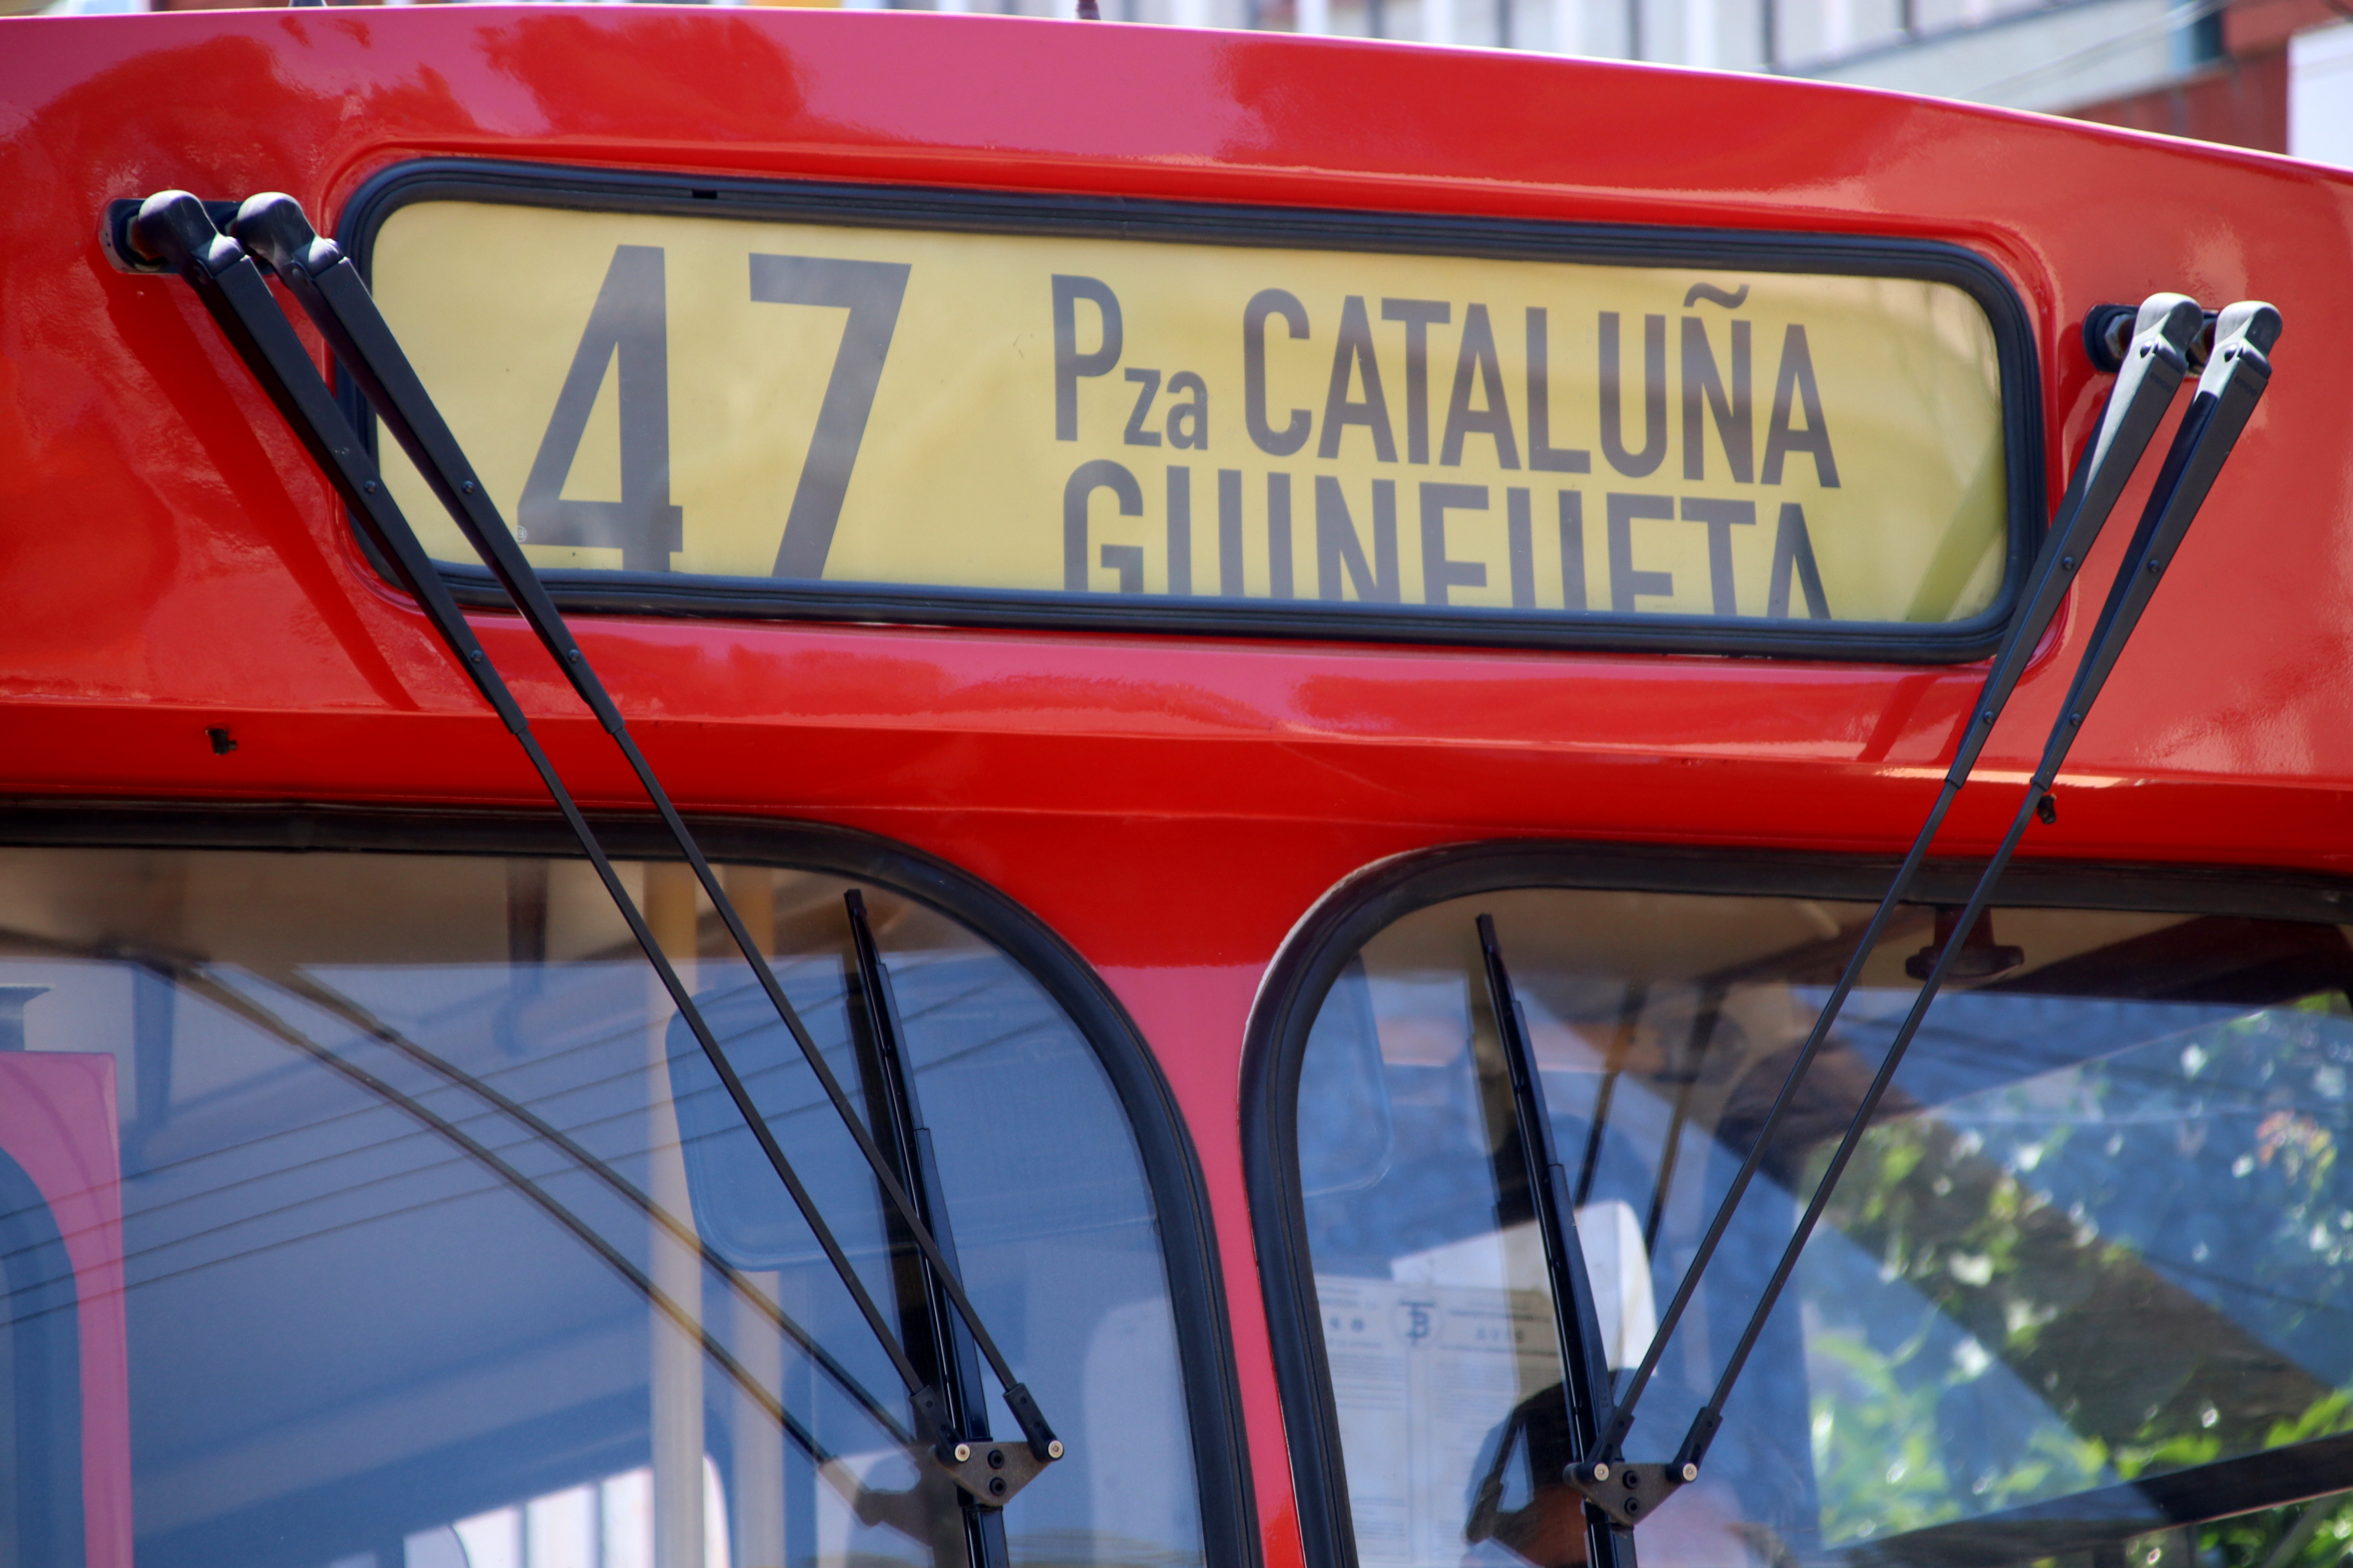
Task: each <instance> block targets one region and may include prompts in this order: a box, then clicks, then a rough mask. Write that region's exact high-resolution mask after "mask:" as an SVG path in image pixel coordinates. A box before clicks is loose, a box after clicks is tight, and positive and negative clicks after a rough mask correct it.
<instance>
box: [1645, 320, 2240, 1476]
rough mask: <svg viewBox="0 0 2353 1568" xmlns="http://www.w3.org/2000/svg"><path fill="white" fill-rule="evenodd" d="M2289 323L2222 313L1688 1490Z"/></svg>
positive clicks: (1765, 1305) (1803, 1222) (1733, 1364)
mask: <svg viewBox="0 0 2353 1568" xmlns="http://www.w3.org/2000/svg"><path fill="white" fill-rule="evenodd" d="M2279 333H2280V315H2279V312H2278V311H2277V310H2274V309H2273V308H2272V307H2271V306H2270V305H2267V304H2264V303H2263V302H2261V301H2259V300H2242V301H2241V302H2240V303H2238V304H2235V305H2232V306H2230V307H2229V308H2228V309H2226V310H2223V311H2222V313H2221V319H2220V320H2219V321H2218V322H2217V323H2216V327H2215V333H2214V337H2215V342H2214V352H2213V354H2212V356H2211V358H2210V359H2209V360H2208V361H2207V364H2206V372H2205V374H2204V375H2203V376H2201V377H2200V380H2199V384H2198V393H2197V395H2196V396H2195V397H2193V398H2192V399H2191V400H2190V404H2189V408H2188V409H2186V410H2185V411H2184V412H2183V414H2182V416H2181V425H2180V427H2179V429H2177V430H2176V431H2175V432H2174V437H2173V445H2172V447H2170V448H2169V449H2168V451H2167V453H2166V456H2165V463H2164V466H2163V467H2162V468H2159V469H2158V476H2157V484H2156V487H2155V489H2153V490H2152V491H2151V492H2150V495H2149V500H2148V505H2147V509H2146V510H2144V511H2143V512H2142V514H2141V520H2140V525H2139V527H2137V529H2135V530H2134V531H2133V538H2132V542H2131V544H2130V545H2129V546H2128V547H2127V548H2126V552H2125V559H2124V563H2123V565H2122V566H2120V567H2118V568H2117V571H2116V581H2115V582H2114V584H2111V585H2110V587H2109V590H2108V597H2107V602H2106V603H2105V605H2102V606H2101V608H2100V618H2099V620H2098V621H2097V622H2096V623H2095V624H2094V626H2093V630H2092V639H2091V647H2089V648H2088V649H2087V650H2086V651H2085V653H2084V658H2083V662H2082V663H2080V664H2079V665H2077V666H2076V668H2075V676H2074V679H2073V682H2072V683H2071V684H2070V686H2069V688H2068V692H2067V700H2066V701H2065V703H2063V705H2062V706H2061V708H2060V710H2059V717H2058V720H2057V721H2056V722H2054V723H2053V724H2052V728H2051V736H2050V739H2049V740H2048V741H2047V742H2045V743H2044V745H2043V749H2042V762H2041V763H2037V764H2036V766H2035V770H2034V773H2033V776H2032V777H2031V779H2029V780H2028V782H2027V786H2026V794H2025V796H2024V797H2023V798H2022V799H2021V801H2020V802H2019V806H2018V814H2017V816H2015V817H2014V818H2013V819H2012V820H2011V822H2010V831H2009V832H2008V833H2007V834H2005V835H2004V836H2003V837H2002V840H2001V844H2000V847H1999V848H1997V849H1996V850H1995V851H1994V854H1993V858H1992V859H1990V860H1989V861H1988V862H1987V864H1986V868H1985V869H1984V871H1983V872H1981V873H1980V874H1979V875H1978V883H1977V887H1976V888H1975V889H1973V890H1972V891H1971V892H1970V894H1969V901H1968V904H1966V905H1965V906H1963V908H1962V910H1961V913H1960V916H1959V918H1958V919H1957V921H1956V922H1955V924H1954V927H1953V930H1954V933H1955V938H1956V940H1953V941H1950V942H1946V943H1945V945H1944V947H1943V949H1942V950H1941V951H1940V952H1938V953H1937V955H1936V964H1935V966H1934V967H1933V968H1931V969H1930V970H1929V972H1928V976H1927V978H1926V980H1925V981H1924V982H1922V984H1921V986H1920V990H1919V992H1918V994H1915V996H1914V997H1913V999H1912V1008H1911V1011H1910V1012H1908V1013H1906V1014H1905V1017H1904V1022H1903V1024H1902V1025H1901V1026H1899V1027H1898V1028H1897V1029H1896V1031H1895V1037H1894V1039H1892V1040H1891V1041H1889V1042H1888V1047H1887V1053H1886V1055H1885V1056H1884V1057H1883V1058H1881V1060H1880V1064H1879V1070H1878V1071H1877V1072H1876V1073H1875V1074H1873V1077H1872V1080H1871V1086H1870V1087H1869V1088H1868V1089H1865V1090H1864V1091H1863V1095H1862V1100H1860V1101H1859V1102H1858V1103H1857V1104H1856V1106H1855V1109H1854V1113H1853V1115H1852V1117H1851V1118H1849V1120H1848V1121H1847V1125H1846V1131H1845V1132H1844V1133H1843V1134H1842V1135H1841V1137H1840V1139H1839V1144H1838V1148H1837V1150H1836V1151H1835V1152H1833V1153H1832V1154H1831V1160H1830V1163H1829V1165H1828V1166H1827V1167H1826V1168H1825V1169H1824V1171H1823V1173H1822V1175H1821V1179H1820V1181H1819V1182H1817V1183H1816V1184H1815V1186H1814V1194H1813V1196H1812V1197H1811V1198H1810V1199H1809V1200H1808V1202H1807V1205H1806V1212H1805V1213H1804V1215H1801V1216H1800V1217H1799V1221H1798V1226H1797V1229H1796V1230H1795V1231H1794V1232H1793V1233H1792V1234H1791V1235H1790V1237H1789V1241H1788V1246H1786V1247H1784V1248H1783V1249H1782V1252H1781V1257H1780V1260H1779V1261H1778V1263H1776V1264H1775V1265H1774V1268H1773V1274H1772V1278H1771V1279H1768V1280H1767V1282H1766V1285H1765V1289H1764V1292H1763V1294H1762V1295H1760V1296H1759V1297H1758V1298H1757V1305H1756V1306H1755V1308H1754V1309H1753V1310H1751V1311H1750V1312H1749V1314H1748V1321H1747V1322H1746V1325H1744V1327H1743V1328H1742V1330H1741V1334H1740V1338H1739V1341H1738V1342H1736V1344H1735V1345H1734V1347H1733V1351H1732V1354H1731V1356H1730V1357H1729V1358H1728V1359H1727V1360H1726V1361H1725V1367H1724V1371H1723V1373H1721V1374H1720V1375H1719V1376H1718V1377H1717V1379H1716V1384H1715V1392H1714V1393H1713V1394H1710V1395H1709V1396H1708V1401H1707V1403H1706V1404H1705V1405H1702V1406H1701V1407H1700V1410H1699V1414H1697V1415H1694V1416H1693V1417H1692V1424H1691V1426H1690V1428H1689V1429H1688V1430H1687V1431H1686V1432H1685V1433H1684V1434H1683V1443H1682V1446H1681V1447H1679V1448H1678V1450H1677V1451H1676V1455H1675V1458H1674V1460H1673V1461H1672V1467H1673V1468H1674V1470H1675V1471H1676V1472H1677V1473H1678V1474H1681V1475H1682V1476H1683V1478H1684V1479H1691V1478H1693V1477H1695V1476H1696V1475H1697V1474H1698V1467H1699V1465H1700V1463H1701V1461H1702V1460H1703V1459H1704V1457H1705V1455H1706V1453H1707V1447H1708V1444H1709V1443H1710V1442H1712V1441H1713V1440H1714V1439H1715V1433H1716V1429H1717V1428H1718V1427H1719V1426H1722V1424H1723V1421H1724V1405H1725V1400H1727V1399H1729V1398H1730V1397H1731V1394H1732V1389H1733V1385H1734V1384H1736V1383H1737V1382H1738V1381H1739V1378H1740V1373H1741V1369H1742V1368H1743V1367H1744V1366H1745V1365H1746V1363H1747V1360H1748V1355H1749V1352H1751V1351H1753V1350H1754V1349H1755V1348H1756V1345H1757V1336H1758V1335H1759V1334H1761V1333H1762V1332H1764V1330H1765V1321H1766V1320H1767V1318H1769V1317H1770V1316H1771V1315H1772V1312H1773V1308H1774V1305H1775V1303H1776V1302H1778V1300H1780V1296H1781V1291H1782V1290H1783V1289H1784V1288H1785V1287H1787V1286H1788V1282H1789V1277H1790V1275H1791V1274H1792V1273H1793V1272H1795V1270H1796V1268H1797V1266H1798V1258H1799V1255H1800V1254H1802V1253H1803V1252H1804V1251H1805V1248H1806V1242H1807V1240H1808V1239H1809V1238H1810V1237H1811V1236H1812V1235H1813V1232H1814V1226H1816V1225H1817V1224H1819V1223H1820V1220H1821V1216H1822V1211H1823V1210H1824V1209H1825V1208H1827V1207H1828V1206H1829V1205H1830V1200H1831V1194H1832V1193H1834V1192H1835V1191H1837V1189H1838V1184H1839V1178H1840V1177H1841V1176H1842V1175H1843V1174H1845V1173H1846V1167H1847V1164H1848V1163H1849V1162H1850V1161H1851V1160H1852V1159H1853V1157H1854V1152H1855V1150H1856V1148H1857V1147H1858V1146H1860V1144H1861V1143H1862V1135H1863V1133H1864V1132H1865V1131H1868V1129H1869V1127H1870V1125H1871V1118H1872V1113H1873V1111H1874V1110H1877V1109H1878V1108H1879V1102H1880V1100H1881V1098H1882V1097H1883V1096H1884V1095H1885V1094H1886V1092H1887V1086H1888V1085H1889V1084H1890V1083H1891V1082H1893V1081H1894V1078H1895V1069H1896V1068H1897V1067H1898V1066H1900V1065H1901V1064H1902V1062H1903V1060H1904V1054H1905V1050H1906V1049H1907V1048H1908V1047H1910V1046H1911V1044H1912V1040H1913V1037H1915V1035H1917V1034H1918V1033H1919V1030H1920V1025H1921V1022H1922V1020H1924V1019H1925V1018H1926V1016H1928V1008H1929V1006H1930V1005H1932V1004H1933V1003H1934V1002H1935V1001H1936V994H1937V993H1938V991H1939V990H1941V989H1942V988H1943V986H1944V984H1945V981H1946V979H1947V976H1948V975H1949V974H1950V973H1951V972H1952V968H1953V964H1954V963H1955V961H1956V960H1957V958H1959V956H1960V955H1961V953H1962V952H1965V951H1967V948H1966V944H1965V943H1964V942H1962V941H1960V940H1958V938H1959V936H1960V935H1961V933H1964V932H1967V931H1970V930H1971V929H1972V928H1973V927H1974V926H1975V924H1976V922H1977V920H1978V917H1979V916H1980V915H1982V914H1983V913H1984V912H1985V910H1986V905H1987V903H1988V902H1989V900H1991V899H1992V897H1993V890H1994V887H1995V885H1996V884H1997V883H1998V882H2000V879H2001V874H2002V872H2003V871H2004V870H2005V869H2007V868H2009V865H2010V857H2011V856H2012V855H2013V854H2015V853H2016V852H2017V849H2018V846H2019V842H2020V840H2021V839H2022V838H2023V837H2025V836H2026V829H2027V826H2028V825H2029V824H2030V823H2031V822H2033V821H2034V820H2035V818H2036V817H2037V816H2038V815H2039V814H2040V808H2041V807H2042V803H2043V802H2044V801H2045V800H2047V799H2048V798H2049V797H2050V795H2051V788H2052V784H2053V783H2054V782H2055V781H2056V780H2057V778H2058V776H2059V770H2060V768H2061V767H2062V766H2063V765H2064V764H2065V763H2066V760H2067V753H2068V751H2069V750H2070V749H2071V748H2072V747H2073V745H2074V742H2075V737H2076V735H2077V734H2079V733H2080V732H2081V731H2082V730H2083V726H2084V718H2085V717H2086V716H2087V715H2088V714H2089V713H2090V711H2091V709H2092V704H2093V703H2094V701H2096V700H2098V698H2099V695H2100V691H2101V689H2102V688H2103V687H2105V685H2106V684H2107V679H2108V676H2109V673H2110V672H2111V671H2113V670H2114V669H2115V668H2116V660H2117V658H2119V657H2120V656H2121V655H2122V654H2123V653H2124V650H2125V645H2126V642H2128V641H2129V640H2130V639H2131V637H2132V634H2133V629H2134V627H2136V626H2138V625H2139V624H2140V616H2141V612H2142V611H2143V610H2145V609H2147V607H2148V602H2149V600H2150V598H2151V597H2152V596H2153V595H2155V594H2156V592H2157V585H2158V582H2159V581H2160V580H2161V578H2162V577H2163V575H2164V572H2165V568H2166V567H2167V566H2168V565H2169V564H2171V563H2172V561H2173V558H2174V554H2175V552H2176V551H2178V550H2179V548H2180V545H2181V542H2182V540H2183V538H2184V537H2186V536H2187V535H2188V533H2189V525H2190V523H2191V522H2193V521H2196V520H2197V516H2198V512H2199V509H2200V507H2202V506H2203V505H2204V504H2205V500H2206V496H2207V492H2208V491H2209V490H2211V489H2212V488H2213V484H2214V480H2215V478H2216V476H2218V475H2219V474H2220V473H2221V470H2222V465H2223V463H2224V462H2226V461H2227V460H2228V459H2229V458H2230V456H2231V453H2232V449H2233V448H2234V447H2236V446H2237V445H2238V440H2239V437H2240V435H2241V433H2242V432H2243V431H2244V430H2245V429H2246V426H2247V421H2248V419H2249V418H2250V417H2252V416H2253V414H2254V411H2255V405H2256V404H2257V403H2258V402H2259V401H2261V400H2262V397H2263V389H2264V388H2265V387H2266V386H2267V385H2269V384H2270V382H2271V361H2270V359H2269V357H2268V353H2269V351H2270V349H2271V347H2272V345H2273V344H2274V342H2277V341H2278V339H2279Z"/></svg>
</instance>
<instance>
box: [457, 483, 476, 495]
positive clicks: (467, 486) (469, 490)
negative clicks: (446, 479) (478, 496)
mask: <svg viewBox="0 0 2353 1568" xmlns="http://www.w3.org/2000/svg"><path fill="white" fill-rule="evenodd" d="M458 489H459V490H460V491H462V492H463V493H465V494H467V495H472V494H473V493H474V481H473V480H471V479H468V480H467V481H466V482H465V483H463V484H461V485H459V487H458Z"/></svg>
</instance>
